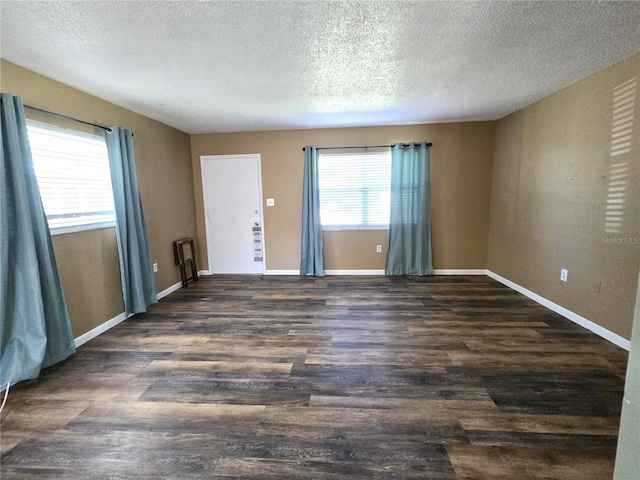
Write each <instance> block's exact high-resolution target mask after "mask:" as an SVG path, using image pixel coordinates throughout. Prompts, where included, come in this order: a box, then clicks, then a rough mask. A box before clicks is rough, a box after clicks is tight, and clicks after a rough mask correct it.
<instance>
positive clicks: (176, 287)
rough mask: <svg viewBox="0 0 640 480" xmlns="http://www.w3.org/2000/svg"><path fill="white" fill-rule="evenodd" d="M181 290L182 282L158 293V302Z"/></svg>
mask: <svg viewBox="0 0 640 480" xmlns="http://www.w3.org/2000/svg"><path fill="white" fill-rule="evenodd" d="M180 288H182V282H178V283H174V284H173V285H171V286H170V287H169V288H165V289H164V290H162V291H161V292H158V300H160V299H161V298H164V297H166V296H167V295H169V294H170V293H173V292H175V291H176V290H179V289H180Z"/></svg>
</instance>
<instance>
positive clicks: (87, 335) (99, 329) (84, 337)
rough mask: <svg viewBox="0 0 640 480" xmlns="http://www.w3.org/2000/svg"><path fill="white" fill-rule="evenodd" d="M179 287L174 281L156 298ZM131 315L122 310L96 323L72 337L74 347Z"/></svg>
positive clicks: (179, 283)
mask: <svg viewBox="0 0 640 480" xmlns="http://www.w3.org/2000/svg"><path fill="white" fill-rule="evenodd" d="M181 287H182V282H178V283H175V284H173V285H171V286H170V287H169V288H165V289H164V290H162V291H161V292H158V300H160V299H161V298H164V297H166V296H167V295H169V294H170V293H173V292H175V291H176V290H179V289H180V288H181ZM133 315H134V314H133V313H131V314H129V315H127V314H125V313H124V312H122V313H121V314H120V315H117V316H115V317H113V318H112V319H111V320H107V321H106V322H104V323H102V324H100V325H98V326H97V327H96V328H94V329H92V330H89V331H88V332H87V333H84V334H82V335H80V336H79V337H78V338H75V339H74V343H75V345H76V348H78V347H79V346H80V345H84V344H85V343H87V342H88V341H89V340H93V339H94V338H96V337H97V336H98V335H100V334H101V333H104V332H106V331H107V330H109V329H111V328H113V327H115V326H116V325H118V324H119V323H121V322H124V321H125V320H126V319H127V318H130V317H132V316H133Z"/></svg>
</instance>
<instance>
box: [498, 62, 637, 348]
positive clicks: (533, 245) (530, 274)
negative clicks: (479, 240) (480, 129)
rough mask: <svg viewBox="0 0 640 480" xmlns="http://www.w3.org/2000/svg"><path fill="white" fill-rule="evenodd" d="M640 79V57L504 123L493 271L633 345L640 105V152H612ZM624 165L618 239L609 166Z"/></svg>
mask: <svg viewBox="0 0 640 480" xmlns="http://www.w3.org/2000/svg"><path fill="white" fill-rule="evenodd" d="M639 76H640V54H639V55H635V56H634V57H632V58H630V59H628V60H626V61H624V62H622V63H620V64H618V65H615V66H613V67H611V68H609V69H607V70H605V71H602V72H600V73H597V74H595V75H592V76H590V77H588V78H587V79H584V80H582V81H580V82H578V83H576V84H574V85H572V86H570V87H568V88H565V89H563V90H561V91H559V92H557V93H555V94H553V95H550V96H549V97H546V98H544V99H543V100H540V101H538V102H536V103H534V104H533V105H531V106H529V107H527V108H525V109H523V110H520V111H518V112H516V113H514V114H512V115H509V116H507V117H505V118H503V119H502V120H500V121H499V122H498V123H497V128H496V154H495V160H494V170H493V192H492V199H491V229H490V232H491V233H490V244H489V264H488V266H489V269H490V270H492V271H493V272H495V273H497V274H499V275H502V276H504V277H506V278H507V279H509V280H511V281H513V282H515V283H518V284H520V285H522V286H524V287H526V288H528V289H530V290H532V291H534V292H535V293H537V294H539V295H542V296H543V297H545V298H547V299H549V300H551V301H553V302H555V303H558V304H560V305H562V306H563V307H565V308H568V309H569V310H571V311H573V312H575V313H577V314H579V315H582V316H583V317H586V318H587V319H589V320H591V321H593V322H596V323H597V324H599V325H601V326H603V327H605V328H607V329H609V330H611V331H613V332H615V333H617V334H619V335H621V336H623V337H625V338H627V339H628V338H630V336H631V325H632V319H633V309H634V302H635V295H636V285H637V282H638V265H639V259H640V245H639V244H638V238H639V237H640V228H639V216H638V207H639V192H638V188H637V185H638V174H639V173H638V170H639V165H638V163H639V162H638V158H639V154H640V149H639V146H638V144H639V142H640V100H636V104H635V120H634V124H633V146H632V151H631V152H629V153H626V154H622V155H617V156H612V155H611V151H610V145H611V138H612V114H613V112H612V109H613V107H612V103H613V90H614V88H615V87H617V86H618V85H621V84H623V83H624V82H626V81H628V80H630V79H632V78H634V77H639ZM637 94H639V95H640V92H637ZM619 163H624V164H626V168H627V178H626V180H627V185H628V186H627V189H626V191H625V195H624V212H625V214H624V222H623V227H622V228H621V229H620V231H618V232H611V231H608V230H607V227H606V225H605V219H606V218H607V205H608V203H607V199H608V198H613V197H608V194H609V192H608V187H609V181H610V179H611V178H610V177H611V172H610V167H611V166H612V165H615V164H619ZM609 205H611V204H609ZM561 268H566V269H568V271H569V275H568V281H567V282H566V283H565V282H561V281H560V269H561Z"/></svg>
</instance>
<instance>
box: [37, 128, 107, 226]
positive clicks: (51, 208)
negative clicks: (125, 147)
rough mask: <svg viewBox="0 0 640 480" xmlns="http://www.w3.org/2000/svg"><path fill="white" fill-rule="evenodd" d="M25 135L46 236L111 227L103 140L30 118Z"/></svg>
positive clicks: (105, 154)
mask: <svg viewBox="0 0 640 480" xmlns="http://www.w3.org/2000/svg"><path fill="white" fill-rule="evenodd" d="M27 133H28V135H29V144H30V145H31V155H32V157H33V167H34V170H35V174H36V178H37V180H38V187H39V188H40V196H41V198H42V204H43V206H44V211H45V214H46V216H47V221H48V223H49V228H50V229H51V233H52V234H56V233H68V232H76V231H80V230H89V229H93V228H102V227H106V226H113V225H115V213H114V205H113V190H112V188H111V173H110V171H109V157H108V156H107V145H106V143H105V140H104V138H103V137H101V136H98V135H91V134H87V133H81V132H76V131H73V130H67V129H63V128H58V127H54V126H52V125H48V124H44V123H39V122H33V121H31V120H29V121H27Z"/></svg>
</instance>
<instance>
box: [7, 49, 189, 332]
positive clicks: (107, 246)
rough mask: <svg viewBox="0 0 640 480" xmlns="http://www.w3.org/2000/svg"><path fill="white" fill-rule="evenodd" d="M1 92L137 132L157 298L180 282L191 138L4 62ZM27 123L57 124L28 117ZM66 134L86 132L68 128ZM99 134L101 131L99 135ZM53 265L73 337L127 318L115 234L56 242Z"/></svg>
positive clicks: (96, 232)
mask: <svg viewBox="0 0 640 480" xmlns="http://www.w3.org/2000/svg"><path fill="white" fill-rule="evenodd" d="M0 87H1V89H2V91H3V92H5V93H10V94H12V95H18V96H20V97H22V99H23V101H24V103H25V104H27V105H31V106H33V107H38V108H42V109H45V110H49V111H52V112H56V113H60V114H63V115H68V116H71V117H75V118H79V119H82V120H85V121H88V122H93V123H100V124H115V125H119V126H121V127H125V128H129V129H131V130H132V131H133V132H134V148H135V154H136V165H137V171H138V182H139V186H140V194H141V197H142V203H143V207H144V213H145V220H146V223H147V229H148V233H149V243H150V247H151V255H152V258H153V261H154V262H157V263H158V266H159V271H158V273H157V274H156V283H157V289H158V291H162V290H164V289H166V288H168V287H169V286H171V285H173V284H175V283H177V282H179V281H180V274H179V271H178V269H177V267H176V266H175V265H174V264H173V250H172V243H171V242H172V241H173V240H176V239H178V238H180V237H185V236H193V237H195V235H196V225H195V215H194V211H195V210H194V201H193V176H192V173H191V161H190V158H189V148H190V146H189V135H188V134H186V133H184V132H181V131H179V130H176V129H174V128H171V127H169V126H167V125H164V124H162V123H159V122H156V121H154V120H151V119H149V118H146V117H143V116H142V115H138V114H136V113H133V112H131V111H129V110H125V109H123V108H120V107H117V106H116V105H113V104H111V103H109V102H106V101H104V100H101V99H99V98H96V97H93V96H91V95H87V94H85V93H82V92H80V91H78V90H76V89H73V88H71V87H68V86H66V85H63V84H61V83H58V82H55V81H53V80H51V79H49V78H46V77H43V76H40V75H37V74H35V73H33V72H30V71H28V70H25V69H23V68H20V67H18V66H16V65H13V64H11V63H9V62H6V61H4V60H2V63H1V64H0ZM27 117H28V118H34V119H37V120H40V121H49V122H53V121H54V120H52V118H51V117H46V116H37V115H35V114H33V113H29V112H27ZM56 123H58V122H56ZM66 126H67V127H69V128H76V129H82V128H83V127H81V126H79V125H78V124H76V123H73V122H68V123H67V124H66ZM98 131H99V130H98ZM53 243H54V249H55V252H56V259H57V262H58V267H59V270H60V274H61V277H62V283H63V288H64V291H65V298H66V301H67V305H68V307H69V314H70V317H71V324H72V328H73V333H74V336H76V337H77V336H79V335H82V334H83V333H86V332H87V331H89V330H91V329H92V328H94V327H96V326H98V325H100V324H102V323H104V322H105V321H107V320H109V319H111V318H113V317H114V316H116V315H118V314H120V313H122V311H123V310H124V306H123V301H122V290H121V285H120V267H119V263H118V252H117V247H116V243H115V232H114V229H113V228H108V229H101V230H92V231H88V232H80V233H72V234H65V235H56V236H54V237H53Z"/></svg>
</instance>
